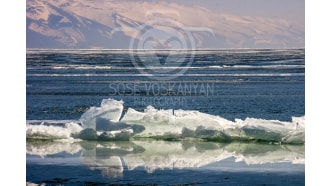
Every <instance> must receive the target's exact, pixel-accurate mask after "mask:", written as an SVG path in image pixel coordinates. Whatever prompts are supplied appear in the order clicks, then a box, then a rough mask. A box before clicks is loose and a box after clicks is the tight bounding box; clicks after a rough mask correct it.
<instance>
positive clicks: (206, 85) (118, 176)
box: [26, 49, 305, 185]
mask: <svg viewBox="0 0 330 186" xmlns="http://www.w3.org/2000/svg"><path fill="white" fill-rule="evenodd" d="M106 98H113V99H115V100H123V101H124V112H125V111H126V110H127V108H134V109H136V110H137V111H143V110H144V109H145V108H146V107H147V106H148V105H152V106H153V107H155V108H156V109H182V110H197V111H199V112H202V113H207V114H210V115H215V116H221V117H223V118H226V119H228V120H231V121H234V120H235V119H236V118H237V119H242V120H244V119H245V118H247V117H249V118H261V119H267V120H280V121H288V122H289V121H291V117H292V116H297V117H299V116H304V115H305V50H304V49H290V50H271V49H260V50H248V49H246V50H216V51H195V52H194V53H191V52H189V51H188V52H185V53H182V52H180V51H176V52H174V53H173V52H172V53H169V51H148V52H142V51H135V52H131V51H125V50H73V51H68V50H57V51H54V50H50V51H47V50H28V51H27V54H26V100H27V102H26V112H27V113H26V115H27V118H26V119H27V122H29V121H38V122H40V123H42V121H48V122H50V121H52V122H55V123H56V122H57V121H58V123H61V122H65V121H71V120H78V119H79V118H80V116H81V115H82V114H83V113H84V112H85V111H86V110H88V109H89V108H90V107H92V106H99V105H100V103H101V101H102V99H106ZM63 120H65V121H63ZM26 148H27V162H26V168H27V175H26V180H27V182H33V183H38V184H40V183H46V184H49V185H52V184H55V185H58V184H62V185H84V184H85V185H86V184H87V185H88V184H90V185H92V184H100V185H102V184H123V185H125V184H133V185H134V184H144V185H147V184H157V185H304V183H305V181H304V179H305V170H304V169H305V165H304V157H305V150H304V148H305V147H304V145H280V144H275V145H274V144H264V143H262V144H259V143H257V144H255V143H252V144H251V143H245V142H239V143H236V142H235V143H224V144H223V143H214V142H190V141H188V142H187V141H176V142H169V141H166V142H165V141H157V140H142V141H132V142H131V141H130V142H97V141H83V142H67V141H65V142H64V141H60V142H58V141H56V142H51V141H48V140H46V141H44V140H43V141H40V140H28V141H27V147H26Z"/></svg>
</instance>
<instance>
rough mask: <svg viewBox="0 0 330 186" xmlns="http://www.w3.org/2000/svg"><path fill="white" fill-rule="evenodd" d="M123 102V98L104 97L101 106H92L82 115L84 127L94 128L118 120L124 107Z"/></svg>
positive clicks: (81, 119) (81, 120)
mask: <svg viewBox="0 0 330 186" xmlns="http://www.w3.org/2000/svg"><path fill="white" fill-rule="evenodd" d="M123 104H124V102H123V101H122V100H120V101H117V100H114V99H111V98H109V99H103V100H102V103H101V107H91V108H90V109H89V110H87V111H86V112H85V113H84V114H83V115H82V116H81V117H80V122H81V123H82V125H83V127H84V128H91V129H94V130H96V129H97V127H98V126H99V127H100V128H102V127H104V126H105V125H107V124H108V123H113V122H118V121H119V119H120V117H121V114H122V112H123V109H124V106H123Z"/></svg>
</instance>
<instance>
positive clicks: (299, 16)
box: [149, 0, 305, 22]
mask: <svg viewBox="0 0 330 186" xmlns="http://www.w3.org/2000/svg"><path fill="white" fill-rule="evenodd" d="M149 1H156V0H149ZM166 1H168V2H173V3H180V4H183V5H196V6H203V7H206V8H208V9H210V10H213V11H216V12H223V13H229V14H234V15H241V16H261V17H267V18H281V19H290V20H295V21H299V22H304V20H305V19H304V18H305V1H304V0H207V1H202V0H166Z"/></svg>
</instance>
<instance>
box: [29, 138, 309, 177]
mask: <svg viewBox="0 0 330 186" xmlns="http://www.w3.org/2000/svg"><path fill="white" fill-rule="evenodd" d="M26 151H27V154H30V155H38V156H41V157H43V158H44V159H46V158H47V156H50V155H52V157H54V155H56V154H58V153H61V152H66V153H71V154H72V153H80V156H79V158H80V160H81V162H83V164H85V165H87V166H88V167H89V168H90V169H91V170H101V172H102V175H103V176H104V177H110V178H115V177H121V176H123V173H124V170H128V171H131V170H134V169H137V168H138V167H143V168H144V169H145V170H146V171H147V172H149V173H152V172H154V171H155V170H163V169H184V168H200V167H203V166H207V165H209V164H212V163H215V162H220V161H223V160H225V159H228V158H234V159H235V162H245V164H247V165H255V164H266V163H280V162H286V163H292V164H304V163H305V146H304V145H270V144H259V143H212V142H196V141H180V142H168V141H155V140H151V141H130V142H127V141H126V142H97V141H83V142H78V143H77V142H76V143H65V142H42V141H37V142H36V141H32V142H30V141H27V144H26ZM57 163H58V162H57ZM219 169H221V167H219Z"/></svg>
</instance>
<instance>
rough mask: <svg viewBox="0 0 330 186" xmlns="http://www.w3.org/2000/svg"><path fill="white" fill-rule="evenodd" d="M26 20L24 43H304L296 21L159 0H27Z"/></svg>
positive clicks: (62, 45)
mask: <svg viewBox="0 0 330 186" xmlns="http://www.w3.org/2000/svg"><path fill="white" fill-rule="evenodd" d="M26 23H27V24H26V34H27V48H121V49H128V48H132V47H136V48H148V47H149V48H150V47H151V48H166V47H170V48H173V47H174V46H176V48H180V47H181V48H182V47H183V48H188V49H189V48H190V47H191V48H194V47H196V48H264V47H266V48H288V47H304V44H305V39H304V35H305V31H304V28H305V27H304V24H302V23H297V22H294V21H290V20H283V19H270V18H263V17H249V16H236V15H230V14H224V13H220V12H214V11H210V10H208V9H206V8H203V7H197V6H185V5H181V4H177V3H169V2H164V1H161V2H153V1H130V0H128V1H119V0H84V1H81V0H27V7H26ZM187 41H188V44H189V46H188V45H187V46H186V45H185V44H186V43H185V42H187Z"/></svg>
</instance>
